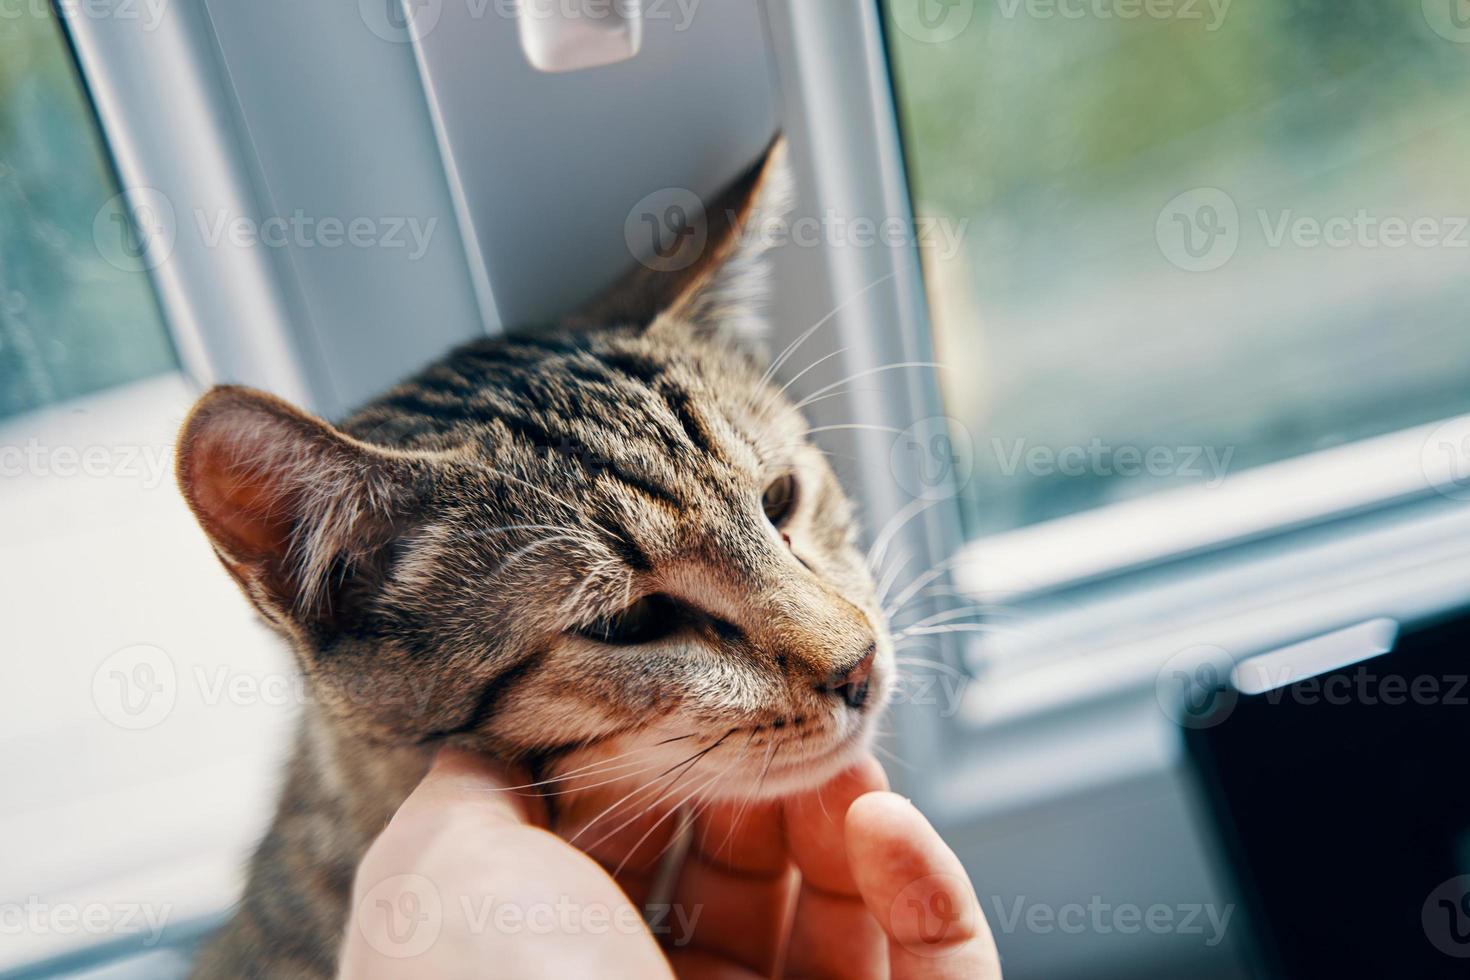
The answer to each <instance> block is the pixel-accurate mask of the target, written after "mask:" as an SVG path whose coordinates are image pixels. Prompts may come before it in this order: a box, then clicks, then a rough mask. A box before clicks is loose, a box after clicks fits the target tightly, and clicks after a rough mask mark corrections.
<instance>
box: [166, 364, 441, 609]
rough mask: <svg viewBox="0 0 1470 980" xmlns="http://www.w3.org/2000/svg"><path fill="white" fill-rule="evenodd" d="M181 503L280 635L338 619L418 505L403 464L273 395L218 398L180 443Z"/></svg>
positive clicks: (247, 392) (231, 392)
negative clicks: (340, 598) (345, 598)
mask: <svg viewBox="0 0 1470 980" xmlns="http://www.w3.org/2000/svg"><path fill="white" fill-rule="evenodd" d="M176 467H177V475H178V481H179V486H180V488H181V489H182V490H183V494H184V499H185V500H187V501H188V504H189V507H190V509H191V510H192V511H193V512H194V516H195V517H196V518H197V519H198V521H199V524H200V526H201V527H203V528H204V531H205V533H206V534H208V536H209V539H210V542H211V543H212V544H213V545H214V549H215V552H216V553H217V554H218V555H219V557H220V560H221V561H222V562H223V563H224V566H225V568H226V569H227V570H228V571H229V572H230V574H231V575H233V576H234V578H235V580H236V581H237V582H239V583H240V586H241V588H242V589H244V591H245V593H246V595H248V596H249V597H250V599H251V600H252V601H253V602H254V603H255V605H256V607H257V608H258V609H260V611H261V612H262V613H263V614H264V615H265V616H266V617H267V618H268V619H271V620H273V621H275V622H276V623H277V624H278V625H281V626H283V627H284V626H287V625H288V623H290V622H294V623H297V624H303V623H309V624H315V623H319V622H321V621H322V619H323V618H324V617H326V616H330V615H333V614H341V613H342V612H344V611H345V610H343V609H342V608H341V606H340V605H338V606H336V607H335V608H334V605H333V603H334V600H335V599H336V598H337V594H338V593H339V592H340V591H341V590H342V589H343V588H344V586H345V585H350V584H351V583H352V582H353V581H354V579H356V580H358V583H359V585H360V584H361V578H360V576H362V575H363V574H364V573H365V572H368V571H370V570H371V569H372V567H373V566H374V564H375V562H377V561H378V560H379V559H380V558H381V556H382V555H383V554H384V552H385V551H386V550H387V546H388V545H389V544H390V543H391V542H392V540H393V539H394V538H395V537H396V536H397V533H398V530H399V529H400V528H401V527H402V525H403V522H404V521H405V519H406V517H407V515H408V514H409V513H410V511H411V510H412V508H413V505H414V501H415V497H416V495H415V492H414V490H413V487H414V485H415V472H416V470H415V467H414V466H413V465H412V462H411V461H410V459H409V458H407V457H405V456H402V455H395V454H393V453H390V452H388V451H386V450H383V449H379V448H377V447H374V446H369V445H366V444H365V443H361V442H358V441H357V440H355V439H352V438H350V437H348V436H347V435H345V434H343V433H341V432H339V431H338V430H336V429H335V428H333V427H332V426H330V425H328V424H327V423H326V422H323V421H322V420H320V419H317V418H314V417H312V416H310V415H308V414H306V413H305V412H302V411H299V410H298V409H296V408H294V407H292V406H291V405H289V404H287V403H286V402H284V401H282V400H281V399H279V398H276V397H274V396H273V395H268V394H266V393H264V392H261V391H255V390H253V389H250V388H242V387H236V386H222V387H218V388H215V389H213V390H212V391H210V392H209V393H208V394H206V395H205V396H204V397H203V398H201V399H200V400H199V402H198V404H197V405H195V407H194V410H193V411H192V412H191V413H190V415H189V418H188V419H187V420H186V421H185V423H184V428H183V432H182V433H181V434H180V437H179V447H178V458H177V464H176Z"/></svg>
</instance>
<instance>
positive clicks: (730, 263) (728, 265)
mask: <svg viewBox="0 0 1470 980" xmlns="http://www.w3.org/2000/svg"><path fill="white" fill-rule="evenodd" d="M795 199H796V192H795V181H794V179H793V177H792V174H791V167H790V163H789V160H788V151H787V148H786V140H785V138H784V137H780V136H778V137H776V139H775V140H774V141H773V142H772V143H771V144H770V146H769V147H768V148H767V149H766V151H765V153H764V154H762V156H761V158H760V159H759V160H757V161H756V162H755V163H754V164H752V165H751V166H750V167H749V168H748V169H747V170H746V171H745V172H744V173H743V174H741V175H740V176H739V177H738V178H736V179H735V181H734V182H733V183H731V184H730V185H729V186H728V187H727V188H725V190H724V191H722V192H721V193H720V195H719V196H718V197H717V198H716V199H715V200H714V201H713V202H707V203H706V204H705V205H704V206H703V208H702V211H703V215H702V216H701V215H696V216H695V217H694V218H693V219H692V220H691V219H689V218H688V217H687V216H688V211H689V209H688V208H687V207H684V206H682V205H678V204H670V205H669V207H668V208H665V209H663V211H661V212H660V213H657V214H650V215H649V216H648V217H649V218H650V219H651V220H650V222H649V224H650V225H651V226H652V227H655V228H658V229H659V230H660V233H666V234H664V236H663V240H664V241H665V242H668V243H670V245H669V249H668V250H666V251H662V252H656V253H655V254H654V255H653V256H651V257H644V258H643V260H642V264H641V265H640V267H639V268H638V269H636V270H635V271H634V272H632V273H630V274H629V275H627V276H626V277H624V279H623V280H622V281H620V282H619V283H617V284H616V285H615V286H613V288H612V289H611V290H609V291H608V292H607V293H606V294H605V295H604V296H602V297H601V298H600V299H599V300H598V301H597V302H596V303H594V304H593V305H592V306H590V307H589V308H587V309H586V310H584V311H583V312H582V313H580V314H578V315H577V316H575V317H573V318H572V320H571V323H572V325H575V326H617V325H619V324H629V323H631V324H635V325H638V326H646V327H648V329H649V331H650V332H653V331H671V332H673V331H679V330H684V331H688V330H694V331H697V332H699V333H701V334H704V335H707V336H717V337H722V338H725V339H729V340H733V341H736V342H738V343H757V344H758V343H759V341H761V340H762V339H763V338H764V336H765V333H766V324H765V318H764V313H765V306H766V303H767V301H768V299H769V292H770V283H769V279H770V275H769V270H768V269H767V265H766V262H765V257H766V253H767V252H768V251H769V250H770V249H771V247H772V246H773V245H775V244H777V243H779V242H781V241H783V240H784V239H785V238H786V237H787V235H786V231H787V222H788V219H789V215H790V213H791V209H792V208H793V207H794V205H795ZM654 210H658V209H657V208H655V209H654ZM670 215H676V217H674V218H671V217H670ZM686 220H688V221H689V226H688V227H674V228H664V227H663V225H661V224H660V222H663V223H664V224H667V223H668V222H670V221H673V222H675V223H678V222H683V221H686ZM655 246H657V241H656V242H655Z"/></svg>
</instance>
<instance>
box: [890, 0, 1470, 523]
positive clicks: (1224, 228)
mask: <svg viewBox="0 0 1470 980" xmlns="http://www.w3.org/2000/svg"><path fill="white" fill-rule="evenodd" d="M885 7H886V14H887V20H888V28H889V30H888V34H889V39H890V40H889V43H890V46H891V54H892V59H893V64H894V74H895V79H896V85H897V89H898V95H899V102H900V107H901V113H902V120H903V127H904V133H905V139H906V150H907V153H908V156H909V164H910V177H911V180H912V183H913V188H912V189H913V195H914V200H915V207H916V209H917V211H918V213H919V216H920V218H921V220H927V221H930V222H943V223H946V224H947V226H948V231H949V232H951V233H958V234H959V238H960V241H961V243H962V244H961V246H960V247H959V248H958V249H953V250H946V249H944V248H943V247H940V245H939V244H938V243H942V242H944V241H945V240H946V239H945V238H944V236H940V235H937V234H936V235H934V236H932V240H933V241H935V242H936V245H935V246H934V247H929V248H925V249H923V250H922V251H923V262H924V266H925V276H926V279H927V281H928V287H929V289H928V291H929V297H930V304H931V309H932V312H933V314H934V319H935V328H936V344H937V346H938V348H939V352H940V356H941V358H942V359H943V360H944V361H946V362H947V364H948V366H949V367H950V370H949V371H947V372H945V375H946V377H945V385H946V398H947V403H948V405H949V412H950V414H951V415H952V416H953V417H954V418H955V420H956V421H957V422H958V424H959V426H960V427H963V430H964V431H962V432H959V436H960V437H961V438H966V437H967V438H968V439H969V440H970V442H971V445H972V446H973V451H974V454H975V461H976V467H975V476H974V478H973V479H972V480H971V482H970V485H969V487H968V488H967V493H968V496H969V500H970V503H971V505H972V506H971V507H970V508H969V510H970V515H971V518H972V531H973V532H974V533H977V534H984V533H990V532H995V531H1001V530H1006V529H1010V528H1015V527H1019V526H1023V525H1027V524H1032V523H1035V522H1039V521H1044V520H1048V519H1051V518H1055V517H1059V516H1063V515H1066V514H1071V513H1075V512H1078V511H1082V510H1085V509H1089V508H1093V507H1097V506H1100V505H1103V504H1106V503H1109V502H1112V501H1116V500H1120V499H1124V498H1128V497H1133V496H1137V495H1139V494H1143V493H1148V492H1153V491H1157V490H1163V489H1168V488H1170V487H1182V486H1189V485H1199V484H1214V483H1215V482H1216V481H1217V480H1220V479H1222V478H1228V475H1229V474H1232V473H1236V472H1239V471H1241V470H1243V469H1246V468H1248V467H1252V466H1257V465H1260V464H1263V463H1268V462H1272V461H1276V460H1281V459H1285V458H1288V457H1292V456H1297V455H1300V454H1303V453H1307V452H1310V451H1312V450H1316V449H1321V448H1326V447H1329V446H1333V445H1338V444H1342V443H1346V442H1350V441H1354V440H1358V439H1362V438H1365V437H1368V436H1372V435H1377V434H1382V433H1386V432H1391V431H1394V430H1397V429H1401V428H1404V427H1407V426H1410V425H1414V424H1418V423H1424V422H1430V421H1433V420H1436V419H1440V418H1445V417H1448V416H1451V415H1456V414H1459V413H1462V412H1466V411H1467V410H1470V275H1467V273H1470V229H1467V219H1470V181H1467V179H1466V171H1465V160H1466V159H1467V151H1470V100H1467V98H1466V93H1467V92H1470V16H1466V14H1467V13H1470V6H1467V5H1466V4H1465V3H1463V2H1462V0H1331V2H1323V0H1257V2H1254V3H1249V4H1246V3H1235V4H1232V3H1230V2H1229V0H1197V2H1196V0H1146V2H1145V0H986V2H975V0H944V2H942V0H886V2H885ZM951 251H952V252H953V254H950V252H951Z"/></svg>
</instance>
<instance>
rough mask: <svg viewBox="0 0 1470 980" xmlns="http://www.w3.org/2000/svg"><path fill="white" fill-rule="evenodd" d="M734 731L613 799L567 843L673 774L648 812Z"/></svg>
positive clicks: (604, 838)
mask: <svg viewBox="0 0 1470 980" xmlns="http://www.w3.org/2000/svg"><path fill="white" fill-rule="evenodd" d="M735 731H736V729H731V730H730V731H728V732H726V733H725V734H724V735H721V736H720V737H719V739H718V740H716V741H715V742H714V743H713V744H712V745H709V746H707V747H705V748H703V749H700V750H699V751H698V752H695V753H694V754H693V755H691V756H689V757H688V758H687V759H684V760H682V761H680V762H676V763H674V764H673V765H672V766H669V767H668V768H667V769H665V770H664V771H663V772H661V773H659V774H658V775H657V776H654V777H653V778H652V779H651V780H649V781H648V782H647V783H645V784H644V785H642V786H640V787H638V788H636V789H634V790H632V791H631V792H629V793H626V794H624V795H623V796H622V797H620V798H618V799H617V800H615V801H613V804H612V805H611V806H609V807H608V808H607V809H606V810H603V811H602V812H601V813H599V814H598V815H597V816H595V817H593V818H592V820H591V821H589V822H588V823H587V824H586V825H585V826H584V827H582V829H581V830H578V831H577V833H576V834H575V835H573V836H572V837H571V838H570V839H569V840H568V841H567V843H569V844H575V843H576V842H577V839H578V838H580V837H581V836H582V835H583V834H584V833H586V832H587V831H588V830H589V829H591V827H592V826H593V824H596V823H597V822H598V821H600V820H602V819H604V818H605V817H607V816H608V815H609V814H611V813H612V811H613V810H615V809H617V808H618V807H619V806H621V805H622V804H623V803H624V802H626V801H628V800H629V799H631V798H632V797H634V796H637V795H639V794H640V793H643V792H645V791H647V790H650V789H654V788H656V787H657V786H658V784H659V781H660V780H662V779H665V778H670V774H673V775H672V777H671V778H672V781H671V782H670V783H669V785H668V786H667V787H666V788H665V789H664V791H663V792H662V793H661V794H660V795H659V797H658V799H655V800H654V801H653V802H652V803H650V804H648V806H645V807H644V809H643V811H642V813H646V812H648V808H649V807H650V806H653V805H656V804H657V803H658V802H659V801H660V800H662V799H664V798H665V797H666V796H668V795H669V794H670V793H672V791H673V789H674V787H675V786H677V785H678V784H679V780H681V779H683V778H684V777H685V776H687V775H688V774H689V773H690V772H691V771H692V770H693V769H694V767H695V766H698V765H699V763H700V761H701V760H702V759H704V757H705V756H707V755H709V754H710V753H711V752H713V751H714V750H715V749H717V748H719V747H720V746H721V745H723V744H724V742H725V739H727V738H729V737H730V736H731V735H732V734H733V733H734V732H735ZM642 813H638V814H634V815H633V816H632V817H631V818H629V819H628V820H627V821H625V822H624V823H622V824H619V825H618V826H617V827H615V828H613V830H612V831H610V832H609V833H608V834H605V835H603V836H602V837H601V838H599V839H598V840H597V841H595V842H593V843H592V844H590V845H589V846H587V847H585V848H583V850H586V851H589V852H590V851H592V850H594V849H596V848H597V847H598V846H599V845H601V844H603V843H604V842H606V841H607V840H608V839H609V838H611V837H613V836H615V835H617V834H618V833H619V832H621V831H622V830H623V828H625V827H627V826H629V824H631V823H632V822H633V821H634V820H637V819H638V817H639V816H641V815H642Z"/></svg>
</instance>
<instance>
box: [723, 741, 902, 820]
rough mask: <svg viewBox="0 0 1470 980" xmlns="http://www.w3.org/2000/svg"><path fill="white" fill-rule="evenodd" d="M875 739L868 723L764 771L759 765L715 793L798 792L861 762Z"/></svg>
mask: <svg viewBox="0 0 1470 980" xmlns="http://www.w3.org/2000/svg"><path fill="white" fill-rule="evenodd" d="M872 743H873V729H872V726H864V727H863V728H862V729H861V730H859V731H857V732H854V733H853V734H852V735H851V736H849V737H848V738H845V739H843V740H842V741H841V742H839V743H837V744H836V745H833V746H830V747H828V748H827V749H825V750H821V751H819V752H817V753H815V754H813V755H812V756H811V757H810V758H803V759H797V760H794V761H792V762H789V763H786V764H784V765H781V764H777V765H772V766H771V767H770V768H769V769H766V770H764V772H763V771H762V769H761V767H759V766H757V767H755V768H754V770H753V771H752V772H750V773H747V774H744V778H742V779H740V780H739V781H738V782H737V781H736V780H735V779H733V778H732V779H730V780H728V784H727V785H725V786H721V787H720V789H719V792H718V793H716V794H714V795H715V798H716V799H723V800H739V801H744V800H747V799H749V800H770V799H779V798H781V797H786V796H796V795H799V794H801V793H804V792H807V791H808V790H813V789H816V788H817V787H819V786H822V785H824V784H826V783H827V782H829V781H830V780H831V779H832V778H833V777H835V776H837V775H838V774H839V773H841V772H843V771H844V770H846V769H848V768H850V767H852V766H854V765H856V764H857V762H858V760H860V759H861V758H862V757H863V756H864V755H866V754H867V752H868V750H869V748H870V747H871V746H872Z"/></svg>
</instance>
